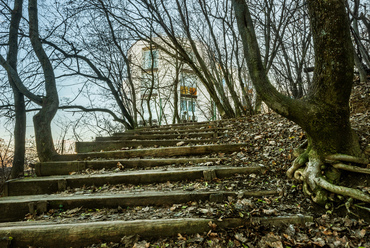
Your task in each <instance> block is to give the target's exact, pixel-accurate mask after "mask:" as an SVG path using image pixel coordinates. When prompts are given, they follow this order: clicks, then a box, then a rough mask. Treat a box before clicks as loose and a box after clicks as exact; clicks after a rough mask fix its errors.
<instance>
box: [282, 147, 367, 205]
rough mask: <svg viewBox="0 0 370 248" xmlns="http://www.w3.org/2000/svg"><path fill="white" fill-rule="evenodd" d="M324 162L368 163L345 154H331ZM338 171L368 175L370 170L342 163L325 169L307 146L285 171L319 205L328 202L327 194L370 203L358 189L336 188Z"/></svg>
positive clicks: (313, 151) (319, 159)
mask: <svg viewBox="0 0 370 248" xmlns="http://www.w3.org/2000/svg"><path fill="white" fill-rule="evenodd" d="M326 160H329V161H331V162H333V161H338V160H339V161H344V162H351V163H358V164H367V163H368V162H369V161H368V160H366V159H364V158H359V157H353V156H349V155H345V154H333V155H330V156H327V157H326V158H325V161H326ZM305 164H306V167H305V168H304V169H303V168H300V167H302V166H304V165H305ZM323 170H324V171H323ZM339 170H346V171H353V172H358V173H365V174H370V169H367V168H360V167H356V166H351V165H346V164H343V163H334V164H332V167H326V166H325V165H324V163H323V160H322V159H321V158H320V156H319V155H318V154H317V153H316V151H315V150H314V149H311V146H308V148H307V150H306V151H305V152H303V153H302V154H300V155H299V156H298V157H297V158H296V159H295V160H294V162H293V165H292V166H291V167H290V168H289V170H288V171H287V176H288V177H289V178H292V176H293V175H294V178H295V179H297V180H301V181H303V183H304V185H303V186H304V187H303V190H304V193H306V194H307V195H310V196H311V197H312V199H313V201H314V202H316V203H318V204H320V205H325V204H327V202H328V200H329V197H328V195H329V194H328V192H331V193H334V194H337V195H342V196H347V197H350V198H353V199H357V200H360V201H363V202H367V203H370V195H369V194H367V193H364V192H362V191H361V190H358V189H353V188H348V187H344V186H338V185H336V184H335V183H336V182H337V181H339V177H340V171H339Z"/></svg>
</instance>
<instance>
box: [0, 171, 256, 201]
mask: <svg viewBox="0 0 370 248" xmlns="http://www.w3.org/2000/svg"><path fill="white" fill-rule="evenodd" d="M261 169H262V167H260V166H254V167H229V166H228V167H226V166H211V167H207V166H202V167H190V168H180V169H171V170H166V171H163V170H149V171H146V170H145V171H127V172H119V173H110V174H92V175H90V174H89V175H68V176H51V177H37V178H26V179H16V180H10V181H7V182H6V183H5V185H4V196H20V195H41V194H52V193H56V192H58V191H64V190H66V189H67V188H82V187H83V186H92V185H94V186H96V187H100V186H103V185H104V184H110V185H115V184H134V185H139V184H151V183H163V182H168V181H185V180H196V179H201V178H204V179H205V180H212V179H214V178H225V177H231V176H233V175H235V174H249V173H257V172H259V171H261Z"/></svg>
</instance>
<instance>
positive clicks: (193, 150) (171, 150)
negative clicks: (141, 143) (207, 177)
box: [53, 143, 248, 161]
mask: <svg viewBox="0 0 370 248" xmlns="http://www.w3.org/2000/svg"><path fill="white" fill-rule="evenodd" d="M247 146H248V144H243V143H240V144H222V145H198V146H180V147H165V148H150V149H133V150H123V151H106V152H87V153H78V154H65V155H56V156H54V157H53V161H73V160H89V159H94V158H101V159H119V158H139V157H141V158H143V157H153V158H154V157H155V158H159V157H175V156H196V155H205V154H211V153H218V152H222V153H232V152H237V151H240V150H241V149H243V148H244V147H247Z"/></svg>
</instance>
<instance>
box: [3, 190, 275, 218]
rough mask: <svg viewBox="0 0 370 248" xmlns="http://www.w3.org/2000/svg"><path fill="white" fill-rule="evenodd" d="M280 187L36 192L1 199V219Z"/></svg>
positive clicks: (169, 202) (216, 198) (249, 193)
mask: <svg viewBox="0 0 370 248" xmlns="http://www.w3.org/2000/svg"><path fill="white" fill-rule="evenodd" d="M280 193H281V192H280V191H279V190H265V191H239V192H235V191H191V192H187V191H167V192H159V191H154V192H153V191H142V192H133V193H125V194H123V193H117V194H107V193H105V194H101V193H96V194H88V195H72V196H61V195H32V196H9V197H4V198H0V213H1V216H0V221H1V222H5V221H18V220H22V219H23V218H24V216H25V215H26V214H27V213H33V212H35V211H36V212H37V213H43V212H47V211H48V210H49V209H59V208H61V206H62V208H63V209H64V210H67V209H73V208H78V207H84V208H117V207H118V206H121V207H123V208H124V207H127V206H130V207H131V206H148V205H151V206H163V205H166V206H167V205H172V204H175V203H186V202H189V201H208V200H209V201H212V202H222V201H224V200H227V197H228V196H242V197H243V196H244V197H249V196H255V197H257V196H266V195H278V194H280Z"/></svg>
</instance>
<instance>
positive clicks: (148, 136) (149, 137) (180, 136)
mask: <svg viewBox="0 0 370 248" xmlns="http://www.w3.org/2000/svg"><path fill="white" fill-rule="evenodd" d="M217 136H218V134H217V133H216V132H199V133H183V134H141V135H135V134H132V135H129V134H128V135H124V136H109V137H96V138H95V141H111V140H170V139H194V138H202V139H211V138H217Z"/></svg>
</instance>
